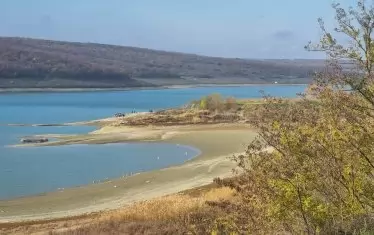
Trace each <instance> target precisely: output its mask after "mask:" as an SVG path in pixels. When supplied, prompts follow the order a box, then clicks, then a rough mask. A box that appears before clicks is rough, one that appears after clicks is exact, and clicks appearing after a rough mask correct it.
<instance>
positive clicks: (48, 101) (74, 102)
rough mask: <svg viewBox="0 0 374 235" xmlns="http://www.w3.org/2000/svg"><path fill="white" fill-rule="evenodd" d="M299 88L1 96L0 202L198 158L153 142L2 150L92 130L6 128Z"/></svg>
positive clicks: (293, 92) (290, 91)
mask: <svg viewBox="0 0 374 235" xmlns="http://www.w3.org/2000/svg"><path fill="white" fill-rule="evenodd" d="M304 89H305V86H304V85H299V86H268V85H267V86H242V87H199V88H182V89H160V90H132V91H91V92H48V93H47V92H45V93H3V94H0V199H4V198H12V197H19V196H26V195H32V194H38V193H43V192H49V191H55V190H57V189H58V188H66V187H72V186H78V185H83V184H88V183H92V182H93V181H98V180H105V179H106V178H114V177H120V176H122V175H126V174H129V173H130V172H133V173H136V172H140V171H147V170H153V169H160V168H164V167H167V166H170V165H175V164H181V163H183V162H184V161H186V160H188V159H190V158H191V157H193V156H195V155H197V154H198V151H197V150H194V149H190V148H186V147H183V146H176V145H168V144H154V143H153V144H150V143H144V144H112V145H75V146H60V147H35V148H7V147H5V146H6V145H11V144H16V143H18V142H19V139H20V138H21V137H22V136H28V135H34V134H46V133H48V134H75V133H76V134H79V133H86V132H88V131H91V130H93V127H84V126H83V127H76V126H75V127H72V126H61V127H30V126H28V127H19V126H17V127H15V126H5V124H10V123H12V124H16V123H25V124H26V123H27V124H52V123H65V122H75V121H84V120H92V119H98V118H104V117H108V116H112V115H113V114H115V113H117V112H131V111H132V110H136V111H138V112H140V111H148V110H149V109H164V108H171V107H179V106H182V105H184V104H186V103H188V102H189V101H191V100H193V99H198V98H200V97H201V96H204V95H208V94H211V93H220V94H222V95H223V96H234V97H237V98H259V97H261V96H262V95H261V93H260V92H259V91H260V90H264V91H265V93H267V94H270V95H273V96H281V97H295V96H296V93H299V92H302V91H303V90H304ZM186 152H187V156H186V155H185V153H186ZM157 157H159V159H158V158H157Z"/></svg>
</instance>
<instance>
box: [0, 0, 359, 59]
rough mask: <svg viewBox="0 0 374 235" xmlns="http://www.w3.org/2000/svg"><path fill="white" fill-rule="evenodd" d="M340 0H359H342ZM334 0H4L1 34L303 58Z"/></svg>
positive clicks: (351, 0)
mask: <svg viewBox="0 0 374 235" xmlns="http://www.w3.org/2000/svg"><path fill="white" fill-rule="evenodd" d="M339 2H341V3H342V5H343V6H353V5H355V3H356V1H355V0H340V1H339ZM332 3H333V1H331V0H63V1H62V0H61V1H55V0H0V36H17V37H31V38H42V39H52V40H63V41H79V42H94V43H104V44H116V45H124V46H134V47H143V48H151V49H160V50H167V51H178V52H186V53H195V54H200V55H208V56H219V57H233V58H257V59H299V58H320V57H321V54H318V53H317V54H316V53H311V52H306V51H305V50H304V46H305V45H306V44H307V43H308V41H310V40H311V41H318V39H319V37H320V36H321V32H320V30H319V27H318V23H317V18H318V17H322V18H323V19H324V20H325V22H326V25H327V26H328V27H331V29H333V26H334V23H333V22H334V11H333V9H332V8H331V4H332Z"/></svg>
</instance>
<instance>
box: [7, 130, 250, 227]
mask: <svg viewBox="0 0 374 235" xmlns="http://www.w3.org/2000/svg"><path fill="white" fill-rule="evenodd" d="M139 133H141V134H139ZM255 135H256V133H255V132H254V131H253V130H252V129H250V128H249V127H248V126H247V125H244V124H225V125H219V124H211V125H203V126H197V127H196V126H193V125H191V126H182V127H181V126H172V127H157V128H156V127H135V128H134V127H130V128H129V127H110V128H102V129H99V130H97V131H94V132H92V133H89V134H87V135H78V136H71V137H66V138H65V140H64V138H62V139H63V140H62V141H67V142H60V143H58V144H59V145H64V144H81V143H85V144H100V143H122V142H131V141H152V142H161V143H171V144H180V145H186V146H190V147H192V148H196V149H198V150H200V152H201V153H200V155H198V156H196V157H194V158H192V159H190V160H189V161H186V162H185V163H183V164H181V165H177V166H172V167H169V168H164V169H159V170H154V171H149V172H142V173H138V174H136V175H133V176H130V177H127V178H117V179H111V180H109V181H108V182H104V183H99V184H92V185H86V186H82V187H76V188H68V189H64V190H62V191H57V192H51V193H46V194H42V195H39V196H30V197H24V198H18V199H13V200H0V223H10V222H21V221H30V220H31V221H34V220H46V219H52V218H64V217H71V216H78V215H83V214H87V213H93V212H99V211H106V210H112V209H117V208H120V207H122V206H125V205H129V204H132V203H135V202H139V201H144V200H150V199H153V198H157V197H162V196H165V195H168V194H174V193H178V192H180V191H183V190H187V189H191V188H195V187H200V186H203V185H206V184H209V183H211V182H212V180H213V179H214V178H216V177H228V176H231V170H232V169H233V168H234V167H235V164H234V163H233V162H232V161H231V160H230V159H229V157H231V156H232V155H233V154H241V153H242V152H244V150H245V145H246V144H248V143H249V141H251V140H252V139H253V138H254V137H255ZM227 136H230V140H227V138H226V137H227ZM69 138H70V139H69ZM38 146H40V145H38Z"/></svg>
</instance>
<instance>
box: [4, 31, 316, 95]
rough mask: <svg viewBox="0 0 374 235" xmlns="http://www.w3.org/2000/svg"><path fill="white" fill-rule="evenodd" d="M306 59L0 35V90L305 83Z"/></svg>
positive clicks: (311, 67) (309, 66)
mask: <svg viewBox="0 0 374 235" xmlns="http://www.w3.org/2000/svg"><path fill="white" fill-rule="evenodd" d="M321 65H322V63H321V61H310V60H245V59H226V58H216V57H207V56H199V55H193V54H183V53H174V52H165V51H157V50H150V49H142V48H134V47H124V46H113V45H103V44H93V43H76V42H61V41H50V40H39V39H28V38H7V37H0V88H44V87H45V88H115V87H141V86H161V85H189V84H230V83H274V82H275V81H277V82H278V83H306V82H309V81H310V78H311V74H312V73H313V71H315V70H316V69H318V68H320V67H321Z"/></svg>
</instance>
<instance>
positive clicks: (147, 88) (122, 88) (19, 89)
mask: <svg viewBox="0 0 374 235" xmlns="http://www.w3.org/2000/svg"><path fill="white" fill-rule="evenodd" d="M307 85H308V84H306V83H243V84H238V83H232V84H193V85H169V86H149V87H121V88H89V87H87V88H0V93H13V92H15V93H16V92H19V93H22V92H91V91H129V90H160V89H183V88H197V87H237V86H307Z"/></svg>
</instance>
